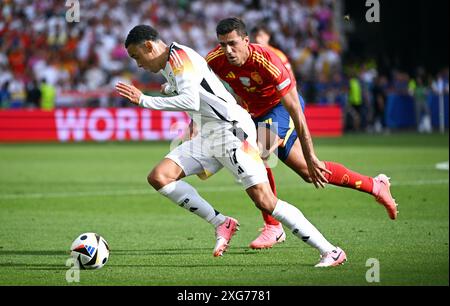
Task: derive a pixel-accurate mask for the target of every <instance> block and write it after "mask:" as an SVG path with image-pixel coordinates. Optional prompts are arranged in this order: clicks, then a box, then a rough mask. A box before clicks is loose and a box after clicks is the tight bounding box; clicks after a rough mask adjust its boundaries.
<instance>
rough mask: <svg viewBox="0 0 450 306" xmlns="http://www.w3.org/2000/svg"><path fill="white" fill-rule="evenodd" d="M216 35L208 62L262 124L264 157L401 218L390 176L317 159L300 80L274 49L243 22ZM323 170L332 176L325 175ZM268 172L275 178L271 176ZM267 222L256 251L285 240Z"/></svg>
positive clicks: (230, 22)
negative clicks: (252, 37) (368, 197)
mask: <svg viewBox="0 0 450 306" xmlns="http://www.w3.org/2000/svg"><path fill="white" fill-rule="evenodd" d="M216 34H217V37H218V40H219V46H217V47H216V48H215V49H213V50H212V51H211V52H209V54H208V55H207V56H206V61H207V62H208V64H209V66H210V67H211V69H212V70H213V71H214V72H215V73H216V74H217V75H218V76H219V77H220V78H221V79H222V80H223V81H225V82H227V83H228V84H229V86H230V87H231V88H232V89H233V91H234V93H235V95H236V96H237V98H238V100H239V102H240V103H241V105H242V106H243V107H244V108H246V109H247V110H248V112H249V113H250V114H251V116H252V118H253V120H254V122H255V124H256V125H257V129H258V138H259V139H258V141H259V142H260V143H263V149H265V150H266V151H265V152H262V155H263V157H266V156H268V155H269V154H270V153H271V152H273V151H274V150H275V149H276V150H275V153H276V154H277V156H278V158H279V159H281V161H283V162H284V163H285V164H286V165H287V166H289V167H290V168H291V169H292V170H294V171H295V172H296V173H297V174H298V175H300V176H301V177H302V178H303V179H304V180H305V181H306V182H310V183H311V182H313V183H314V185H315V186H316V188H320V187H324V186H323V185H322V184H321V183H320V182H319V183H317V182H318V180H317V179H316V178H317V176H319V175H324V176H325V178H326V179H327V182H328V183H329V184H332V185H336V186H341V187H347V188H352V189H355V190H359V191H362V192H366V193H369V194H372V195H373V196H374V197H375V199H376V200H377V202H379V203H380V204H382V205H383V206H385V208H386V209H387V212H388V214H389V217H390V218H391V219H396V217H397V204H396V203H395V200H394V199H393V198H392V196H391V193H390V182H389V178H388V177H387V176H386V175H384V174H380V175H378V176H377V177H375V178H372V177H368V176H365V175H361V174H359V173H357V172H354V171H351V170H349V169H347V168H346V167H344V166H343V165H341V164H338V163H335V162H327V161H325V162H322V161H319V160H318V159H316V158H315V154H314V152H313V151H312V152H311V150H312V148H313V147H312V139H311V138H310V135H309V131H308V127H307V125H306V121H305V119H304V114H303V111H302V108H301V106H300V99H299V96H298V93H297V89H296V81H295V78H294V77H293V75H292V74H291V73H289V71H288V70H287V68H286V66H285V65H284V64H283V63H282V61H281V59H280V58H279V57H278V56H277V55H276V54H275V53H274V52H272V51H271V50H270V49H268V48H264V47H263V46H261V45H258V44H252V43H250V41H249V38H248V34H247V31H246V28H245V24H244V23H243V22H242V21H241V20H240V19H238V18H228V19H224V20H222V21H220V22H219V24H218V25H217V28H216ZM261 135H271V137H261ZM311 156H312V157H311ZM305 157H309V158H305ZM316 162H317V163H318V164H315V163H316ZM319 168H322V169H326V171H323V172H322V173H320V174H319V173H317V169H319ZM268 172H269V173H268V174H269V175H268V176H269V178H270V176H271V175H270V174H271V173H270V171H269V170H268ZM272 179H273V177H272ZM272 183H273V184H271V185H273V188H274V186H275V184H274V182H272ZM263 217H264V221H265V227H264V230H263V231H262V233H261V234H260V236H259V237H258V238H256V240H254V241H253V242H252V243H251V244H250V247H252V248H254V249H260V248H267V247H271V246H273V245H275V244H276V243H278V242H280V241H281V240H284V237H285V234H284V230H283V227H282V225H281V224H280V223H278V222H277V221H276V220H275V219H273V218H272V217H271V216H270V215H267V214H263ZM280 237H281V238H280Z"/></svg>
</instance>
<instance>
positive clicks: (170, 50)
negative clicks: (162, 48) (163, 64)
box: [167, 43, 175, 61]
mask: <svg viewBox="0 0 450 306" xmlns="http://www.w3.org/2000/svg"><path fill="white" fill-rule="evenodd" d="M174 47H175V45H174V43H171V44H170V46H169V55H167V61H169V60H170V55H171V54H172V48H174Z"/></svg>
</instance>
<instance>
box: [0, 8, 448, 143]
mask: <svg viewBox="0 0 450 306" xmlns="http://www.w3.org/2000/svg"><path fill="white" fill-rule="evenodd" d="M369 2H370V1H369ZM372 2H378V3H379V16H378V17H379V22H368V21H367V19H366V15H367V12H368V11H369V10H370V9H372V8H373V5H368V6H366V1H365V0H243V1H223V0H220V1H215V0H208V1H203V0H193V1H189V0H164V1H162V0H136V1H135V0H129V1H125V0H108V1H106V0H80V1H73V0H71V1H62V0H40V1H27V0H2V1H1V3H0V107H1V111H0V122H1V121H3V125H2V124H1V123H0V136H1V135H4V134H6V132H5V131H6V130H8V131H10V130H11V129H13V128H14V123H16V124H17V122H22V121H20V117H23V116H25V117H26V118H27V120H29V119H30V118H32V116H34V115H33V114H35V115H36V116H37V117H39V116H41V117H42V116H44V115H42V111H45V112H50V113H51V112H54V111H57V110H65V111H68V110H69V111H70V110H71V109H77V110H79V109H80V108H88V109H90V110H92V109H96V108H105V109H110V108H131V106H130V105H129V103H127V102H126V101H124V100H123V99H121V98H120V97H119V96H118V95H116V93H115V92H114V85H115V84H116V83H117V82H118V81H119V80H121V81H124V82H132V83H134V84H135V85H136V86H138V87H140V88H142V89H144V90H145V92H146V93H148V94H156V92H157V91H158V90H159V84H160V83H161V82H162V81H163V80H162V78H161V77H160V76H157V75H152V74H150V73H146V72H144V71H142V70H138V68H137V66H136V65H135V63H134V62H133V61H131V60H130V58H129V57H128V55H127V53H126V50H125V48H124V40H125V38H126V35H127V34H128V32H129V30H130V29H131V28H132V27H134V26H135V25H137V24H141V23H145V24H149V25H153V26H155V27H156V28H157V29H158V30H159V31H160V34H161V36H162V38H163V39H164V40H165V41H166V42H168V43H170V42H172V41H176V42H178V43H181V44H185V45H187V46H190V47H192V48H194V49H195V50H196V51H197V52H199V53H200V54H201V55H203V56H205V55H206V54H207V53H208V51H209V50H211V49H212V48H214V47H215V46H216V44H217V40H216V36H215V27H216V24H217V22H218V21H219V20H221V19H223V18H227V17H230V16H238V17H240V18H242V19H243V20H244V21H245V22H246V24H247V27H248V31H249V32H250V30H251V29H252V28H253V27H254V26H257V25H261V24H262V25H264V26H265V27H266V28H268V29H269V30H270V31H271V33H272V39H271V44H272V45H273V46H275V47H276V48H278V49H280V50H282V51H283V52H284V53H285V54H286V55H287V56H288V58H289V60H290V62H291V65H292V67H293V71H294V73H295V75H296V77H297V80H298V86H299V91H300V92H301V93H302V95H303V96H304V97H305V99H306V101H307V105H308V106H307V109H309V110H311V109H313V108H314V109H315V110H316V111H315V112H314V115H312V116H310V118H313V117H317V116H320V114H321V113H322V110H326V109H330V107H334V109H335V110H337V113H336V112H335V113H334V114H335V116H338V117H339V118H338V121H336V120H335V121H336V122H337V125H338V129H339V131H338V133H337V134H338V135H341V134H342V133H345V132H364V133H390V132H391V131H393V130H415V131H418V132H421V133H430V132H432V131H441V132H444V131H445V130H446V129H448V91H449V83H448V77H449V70H448V1H447V0H433V1H425V0H422V1H419V0H417V1H406V0H396V1H386V0H379V1H372ZM71 9H79V11H78V12H79V20H75V21H73V20H72V21H73V22H71V21H70V20H68V19H67V16H68V13H70V10H71ZM69 15H70V14H69ZM70 16H72V17H73V16H74V15H73V14H72V15H70ZM24 111H26V113H24ZM11 112H14V113H13V115H11ZM325 113H326V112H325ZM2 114H3V115H2ZM24 114H25V115H24ZM47 114H49V113H47ZM51 114H53V113H51ZM58 114H59V115H61V116H63V119H64V120H65V121H64V122H65V123H66V125H67V122H68V121H67V120H69V119H68V118H69V117H70V116H72V115H71V114H78V115H79V116H81V115H80V113H76V112H75V111H74V113H67V112H65V113H55V116H56V117H58V116H59V115H58ZM83 114H84V113H83ZM336 114H337V115H336ZM138 115H139V114H138ZM102 116H107V115H105V113H102ZM111 116H113V117H114V116H116V113H115V112H114V111H111ZM148 116H150V117H151V116H157V117H158V116H159V117H160V115H156V113H150V114H149V115H148ZM159 117H158V118H159ZM11 118H15V119H11ZM58 118H59V117H58ZM101 118H102V120H103V121H105V120H106V121H107V119H105V117H101ZM150 119H151V118H150ZM178 119H179V120H184V119H185V118H184V117H183V118H181V117H180V118H178ZM178 119H176V120H178ZM322 119H323V120H321V121H320V122H319V125H321V126H323V125H327V121H326V118H322ZM6 120H8V121H6ZM142 120H143V119H142V116H141V118H140V119H139V121H136V122H137V123H136V124H138V125H139V127H140V128H142V124H143V123H142V122H141V121H142ZM311 120H313V119H311ZM56 121H57V122H58V120H56ZM169 121H170V122H171V123H173V120H169ZM6 122H8V124H6ZM336 122H334V123H333V124H335V125H336ZM78 123H80V122H78V121H75V122H74V123H73V125H76V124H78ZM81 123H82V124H88V123H85V122H84V121H83V122H81ZM92 125H94V126H95V127H96V128H97V129H100V130H101V129H104V128H105V126H106V127H108V122H106V123H105V122H103V123H101V122H100V123H99V122H97V123H93V124H92ZM316 125H317V124H316ZM44 126H45V127H42V129H44V128H47V125H44ZM149 126H150V129H151V126H152V125H151V124H150V125H149ZM56 128H58V126H56ZM162 128H163V129H164V128H165V127H162ZM1 130H3V133H2V132H1ZM313 130H314V129H313ZM313 132H314V131H313ZM22 134H23V133H22ZM316 134H317V133H316ZM325 134H326V133H325ZM331 134H332V133H331ZM331 134H330V135H331ZM5 137H6V136H4V137H3V138H2V137H0V140H2V139H3V140H5ZM8 137H9V138H8V139H9V141H11V140H14V139H13V138H12V137H18V138H20V137H24V136H23V135H22V136H19V134H17V135H16V136H11V134H9V136H8ZM74 137H75V136H74ZM38 138H39V137H38ZM44 138H45V137H44ZM125 138H127V137H125ZM131 138H132V139H134V138H133V137H131ZM60 139H61V137H60ZM68 139H70V137H69V138H68ZM136 139H141V138H139V137H137V138H136ZM47 140H48V139H47Z"/></svg>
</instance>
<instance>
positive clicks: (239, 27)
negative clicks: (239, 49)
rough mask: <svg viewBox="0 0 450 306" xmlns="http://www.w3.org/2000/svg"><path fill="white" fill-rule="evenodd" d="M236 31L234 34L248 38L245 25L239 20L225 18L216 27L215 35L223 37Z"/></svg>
mask: <svg viewBox="0 0 450 306" xmlns="http://www.w3.org/2000/svg"><path fill="white" fill-rule="evenodd" d="M233 31H236V33H237V34H238V35H240V36H242V37H245V36H248V33H247V29H246V28H245V23H244V22H243V21H242V20H240V19H239V18H236V17H233V18H227V19H223V20H221V21H220V22H219V23H218V24H217V27H216V34H217V36H219V35H225V34H228V33H231V32H233Z"/></svg>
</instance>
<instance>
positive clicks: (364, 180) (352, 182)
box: [325, 162, 373, 194]
mask: <svg viewBox="0 0 450 306" xmlns="http://www.w3.org/2000/svg"><path fill="white" fill-rule="evenodd" d="M325 167H326V168H327V169H328V170H330V171H331V172H332V174H331V175H330V174H325V177H326V178H327V180H328V182H329V183H330V184H332V185H336V186H341V187H346V188H352V189H356V190H359V191H363V192H367V193H370V194H372V190H373V179H372V178H371V177H368V176H365V175H362V174H359V173H356V172H353V171H351V170H349V169H347V168H345V167H344V166H343V165H341V164H337V163H333V162H325Z"/></svg>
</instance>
